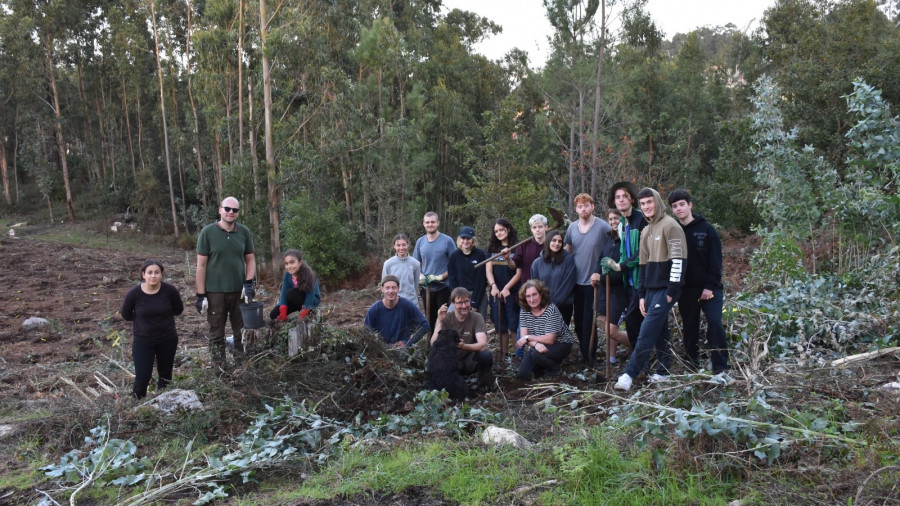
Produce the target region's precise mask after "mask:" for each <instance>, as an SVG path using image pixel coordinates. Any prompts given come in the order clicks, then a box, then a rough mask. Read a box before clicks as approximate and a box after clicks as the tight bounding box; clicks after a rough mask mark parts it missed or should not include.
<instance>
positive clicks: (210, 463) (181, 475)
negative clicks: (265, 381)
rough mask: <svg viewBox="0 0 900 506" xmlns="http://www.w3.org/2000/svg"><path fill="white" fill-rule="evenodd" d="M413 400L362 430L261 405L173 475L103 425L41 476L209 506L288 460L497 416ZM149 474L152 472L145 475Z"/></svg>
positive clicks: (291, 406)
mask: <svg viewBox="0 0 900 506" xmlns="http://www.w3.org/2000/svg"><path fill="white" fill-rule="evenodd" d="M416 400H417V401H418V402H417V404H416V406H415V409H414V410H413V411H412V412H411V413H410V414H408V415H383V416H378V417H375V418H374V419H373V420H372V421H369V422H365V423H362V422H361V419H362V415H361V414H360V415H359V416H357V419H356V421H355V422H354V423H349V424H348V423H343V422H340V421H337V420H333V419H329V418H326V417H323V416H321V415H319V414H317V413H315V410H314V409H313V408H309V407H307V406H306V401H303V402H301V403H300V404H295V403H294V402H293V401H292V400H291V399H289V398H285V400H284V401H282V402H281V403H279V404H277V405H275V406H271V405H268V404H266V405H265V406H264V407H265V411H264V412H262V413H260V414H258V415H257V416H256V417H255V419H254V420H253V421H252V422H251V423H250V426H249V427H248V428H247V429H246V430H245V431H244V432H243V433H242V434H241V435H240V436H239V437H238V438H237V439H236V441H235V443H234V445H233V446H232V448H231V449H230V450H224V451H222V452H219V453H215V454H211V455H207V456H206V462H205V464H204V463H200V462H198V461H196V460H195V458H193V457H192V456H191V447H192V443H189V444H188V447H187V449H186V450H185V457H184V461H183V462H181V463H180V465H179V469H176V470H173V471H171V473H170V474H167V473H165V472H163V471H162V470H160V469H156V468H154V467H153V466H152V463H151V462H150V461H149V460H148V459H147V458H140V459H139V458H137V457H136V455H135V454H136V451H137V446H135V444H134V443H133V442H131V441H124V440H120V439H109V438H108V436H107V429H106V427H102V426H101V427H96V428H94V429H92V430H91V434H92V435H93V437H88V438H85V441H86V442H87V444H88V445H89V446H91V447H92V450H91V451H90V452H89V453H88V454H87V455H84V454H83V452H81V451H80V450H73V451H71V452H69V453H67V454H66V455H64V456H63V457H62V459H61V460H60V464H58V465H56V464H53V465H49V466H46V467H43V468H41V470H43V471H45V473H46V475H47V476H49V477H51V478H61V481H63V482H67V483H79V482H81V483H82V484H83V486H81V487H79V489H78V490H81V489H83V488H85V487H87V486H88V485H90V484H93V483H98V484H100V485H105V484H112V485H119V486H133V485H136V484H138V483H141V482H149V481H150V480H154V481H159V482H160V483H164V485H162V486H159V487H155V488H152V489H149V490H147V491H145V492H142V493H138V494H137V495H135V496H133V497H131V498H129V499H128V500H126V501H124V503H126V504H141V503H146V502H150V501H153V500H158V499H160V498H162V497H165V496H166V495H167V494H172V493H176V492H178V491H182V490H199V489H201V488H202V489H206V491H205V492H203V493H202V494H201V495H200V497H199V499H198V500H197V502H195V504H207V503H209V502H212V501H214V500H216V499H223V498H226V497H228V494H227V493H226V491H225V488H224V486H223V483H224V482H225V481H227V480H228V479H230V478H231V477H233V476H240V478H241V482H242V483H247V482H249V481H251V480H252V479H253V477H254V476H255V475H256V474H257V473H258V472H259V471H260V470H262V469H265V468H267V467H271V466H276V465H279V464H283V463H286V462H288V461H291V460H301V461H306V462H313V463H320V464H321V463H324V462H326V461H327V460H328V459H329V457H331V456H332V455H334V454H335V453H336V452H338V451H339V448H341V446H342V445H343V444H345V443H349V442H350V441H353V440H358V439H372V438H378V437H384V436H387V435H403V434H412V433H416V432H418V433H420V434H428V433H430V432H433V431H440V432H441V433H450V434H455V435H460V434H462V433H464V432H467V431H470V430H471V429H472V428H473V427H476V426H479V425H482V424H484V423H488V422H495V421H496V420H497V416H496V415H494V414H492V413H490V412H489V411H486V410H483V409H478V408H472V407H471V406H468V405H463V406H458V405H455V406H452V407H450V406H449V400H448V396H447V393H446V392H437V391H422V392H420V393H419V394H418V395H417V396H416ZM150 470H153V471H155V473H154V474H152V475H150V474H147V473H146V472H145V471H150ZM76 493H77V490H76ZM72 499H73V500H74V493H73V498H72Z"/></svg>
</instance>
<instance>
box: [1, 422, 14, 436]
mask: <svg viewBox="0 0 900 506" xmlns="http://www.w3.org/2000/svg"><path fill="white" fill-rule="evenodd" d="M16 429H17V427H16V426H15V425H10V424H2V425H0V439H3V438H5V437H6V436H11V435H13V434H15V433H16Z"/></svg>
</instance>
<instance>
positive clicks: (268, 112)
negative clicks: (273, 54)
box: [259, 0, 281, 265]
mask: <svg viewBox="0 0 900 506" xmlns="http://www.w3.org/2000/svg"><path fill="white" fill-rule="evenodd" d="M267 28H268V22H267V20H266V0H260V2H259V41H260V45H261V46H262V51H260V53H261V54H262V72H263V114H264V116H265V118H266V165H267V167H266V174H267V175H268V188H269V225H270V228H269V233H270V236H271V240H272V258H278V257H279V255H280V253H281V238H280V232H279V216H278V208H279V198H278V197H279V195H278V188H277V187H276V186H275V176H276V172H275V144H274V143H275V141H274V139H273V137H272V135H273V134H272V75H271V73H270V72H271V70H270V69H269V57H268V56H266V30H267ZM272 265H276V264H275V263H274V262H273V264H272Z"/></svg>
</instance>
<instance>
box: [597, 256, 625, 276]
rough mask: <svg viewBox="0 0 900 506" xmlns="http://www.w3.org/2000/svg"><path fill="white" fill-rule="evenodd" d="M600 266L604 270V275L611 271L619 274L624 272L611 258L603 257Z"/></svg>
mask: <svg viewBox="0 0 900 506" xmlns="http://www.w3.org/2000/svg"><path fill="white" fill-rule="evenodd" d="M600 265H601V267H602V270H604V272H603V274H609V272H610V271H615V272H619V271H621V270H622V267H621V266H620V265H619V264H618V262H616V261H615V260H613V259H612V258H609V257H603V259H602V260H600Z"/></svg>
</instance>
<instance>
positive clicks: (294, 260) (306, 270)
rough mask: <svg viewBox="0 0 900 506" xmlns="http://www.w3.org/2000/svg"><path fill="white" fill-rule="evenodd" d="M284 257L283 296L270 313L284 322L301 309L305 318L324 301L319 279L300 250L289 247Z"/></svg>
mask: <svg viewBox="0 0 900 506" xmlns="http://www.w3.org/2000/svg"><path fill="white" fill-rule="evenodd" d="M282 258H283V259H284V271H285V272H284V279H283V280H282V281H281V298H280V299H279V300H278V305H277V306H275V308H274V309H272V311H271V312H270V313H269V318H271V319H273V320H278V321H280V322H283V321H287V317H288V315H289V314H291V313H293V312H296V311H299V312H300V319H301V320H303V319H305V318H306V317H307V316H309V313H310V312H311V311H315V309H316V308H317V307H319V303H320V302H322V292H321V291H319V281H318V280H317V279H316V274H315V273H314V272H313V270H312V269H310V267H309V265H308V264H306V263H304V262H303V259H302V258H301V257H300V252H299V251H297V250H295V249H289V250H287V251H285V252H284V254H283V255H282Z"/></svg>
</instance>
